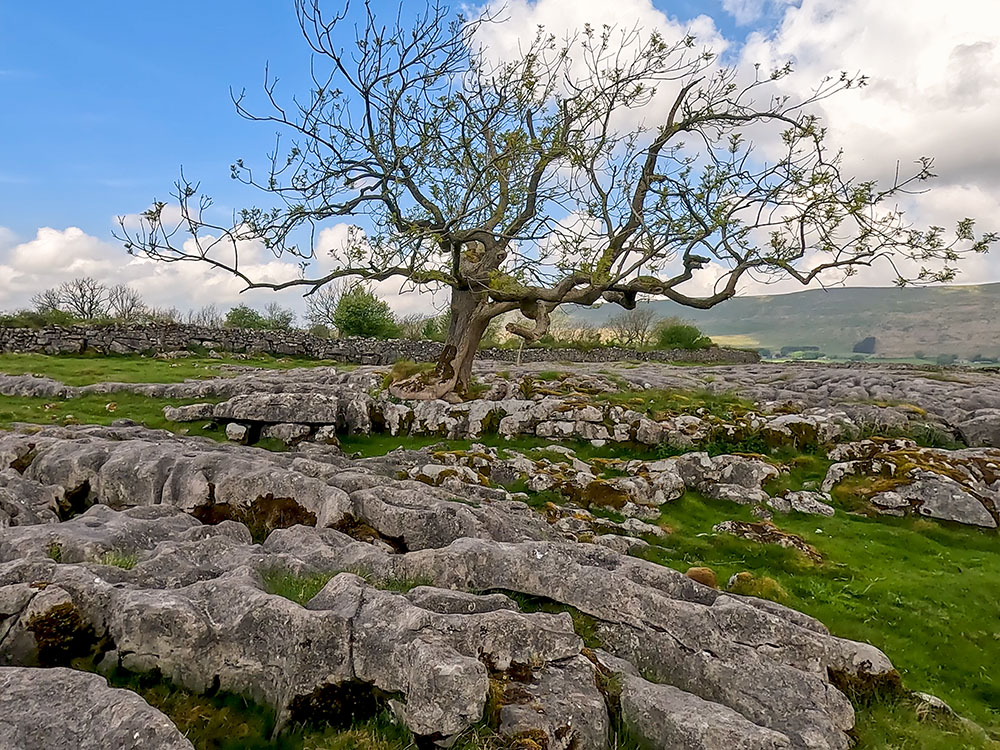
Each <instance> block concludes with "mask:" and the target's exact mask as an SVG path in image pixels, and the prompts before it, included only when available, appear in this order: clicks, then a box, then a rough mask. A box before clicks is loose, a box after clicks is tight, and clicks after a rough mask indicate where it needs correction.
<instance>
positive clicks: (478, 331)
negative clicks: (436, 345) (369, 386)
mask: <svg viewBox="0 0 1000 750" xmlns="http://www.w3.org/2000/svg"><path fill="white" fill-rule="evenodd" d="M488 308H489V300H488V299H487V297H486V295H485V294H479V293H475V292H471V291H468V290H462V289H454V290H452V293H451V324H450V325H449V327H448V335H447V336H446V338H445V342H444V348H443V349H442V350H441V354H440V356H439V357H438V361H437V365H436V366H435V367H434V369H433V370H431V371H429V372H426V373H420V374H418V375H414V376H413V377H411V378H407V379H405V380H401V381H399V382H397V383H393V384H392V385H391V386H390V388H389V392H390V393H392V395H394V396H396V397H398V398H407V399H429V398H443V399H446V400H458V399H459V398H461V397H462V396H463V395H465V393H466V391H467V390H468V388H469V383H470V381H471V379H472V363H473V361H474V360H475V358H476V351H477V350H478V349H479V342H480V341H482V339H483V335H484V334H485V333H486V328H487V326H488V325H489V323H490V320H491V319H492V317H493V316H492V314H491V313H490V312H489V309H488Z"/></svg>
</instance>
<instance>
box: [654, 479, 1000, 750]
mask: <svg viewBox="0 0 1000 750" xmlns="http://www.w3.org/2000/svg"><path fill="white" fill-rule="evenodd" d="M731 518H736V519H740V520H752V517H751V515H750V512H749V509H748V508H744V507H741V506H736V505H733V504H731V503H725V502H721V501H713V500H709V499H706V498H704V497H701V496H699V495H697V494H695V493H687V494H685V495H684V496H683V497H682V498H680V499H679V500H677V501H675V502H672V503H668V504H666V505H665V506H663V514H662V517H661V519H660V523H661V525H664V526H667V527H669V528H670V529H671V530H672V532H673V533H672V534H670V535H669V536H667V537H666V538H665V539H664V540H658V539H656V538H654V537H649V538H647V541H649V542H650V543H651V546H650V547H649V548H647V549H646V550H644V551H641V552H640V553H639V554H640V555H641V556H642V557H645V558H646V559H649V560H652V561H655V562H658V563H661V564H664V565H669V566H671V567H674V568H676V569H678V570H682V571H685V570H687V569H688V568H689V567H691V566H708V567H711V568H713V569H714V570H715V571H716V573H717V574H718V577H719V580H720V582H725V581H727V580H728V579H729V577H730V576H732V575H733V574H735V573H739V572H741V571H748V572H750V573H753V574H754V575H755V576H758V577H761V576H768V577H771V578H773V579H774V580H775V581H776V582H777V583H778V584H779V585H780V587H781V589H783V590H784V591H785V592H786V593H787V598H786V600H785V602H784V603H786V604H788V605H789V606H791V607H793V608H795V609H798V610H801V611H803V612H806V613H808V614H810V615H813V616H814V617H817V618H818V619H819V620H820V621H822V622H823V623H824V624H826V625H827V627H829V628H830V630H831V631H832V632H833V633H834V634H836V635H839V636H842V637H844V638H851V639H854V640H860V641H867V642H869V643H872V644H874V645H875V646H877V647H879V648H880V649H882V650H883V651H884V652H885V653H886V654H887V655H888V656H889V658H890V659H891V660H892V662H893V664H894V665H896V667H897V668H898V669H899V671H900V673H901V674H902V675H903V679H904V683H905V685H906V686H907V687H908V688H910V689H912V690H920V691H923V692H928V693H932V694H934V695H937V696H938V697H940V698H942V699H943V700H945V701H947V702H948V703H949V704H950V705H951V706H952V707H953V708H954V709H955V710H956V711H958V712H959V713H960V714H961V715H963V716H967V717H968V718H971V719H973V720H974V721H976V722H978V723H980V724H981V725H983V726H985V727H987V728H988V729H990V731H992V732H997V733H1000V670H998V669H997V665H1000V599H998V598H997V597H996V596H992V595H989V594H988V593H987V592H989V591H992V590H995V588H996V582H997V581H998V580H1000V555H997V552H996V550H997V544H998V541H1000V540H998V539H997V534H996V533H995V532H986V531H979V530H976V529H972V528H969V527H962V526H959V525H952V524H943V523H937V522H931V521H927V520H924V519H916V518H899V519H897V518H887V517H882V518H878V519H873V518H866V517H863V516H857V515H853V514H850V513H847V512H845V511H844V510H843V509H842V508H840V509H839V511H838V513H837V515H836V516H834V517H833V518H824V517H820V516H804V515H800V514H792V515H789V516H779V517H777V518H776V521H777V523H778V524H779V525H780V526H781V527H782V528H783V529H785V530H787V531H790V532H792V533H795V534H798V535H800V536H802V537H803V538H804V539H805V540H806V541H807V542H809V543H810V544H812V545H813V546H815V547H816V548H817V549H818V550H819V551H820V552H821V553H822V554H823V556H824V562H823V564H821V565H815V564H813V563H811V562H810V561H809V560H808V559H806V558H805V557H804V556H802V555H801V554H799V553H797V552H794V551H792V550H787V549H783V548H781V547H777V546H769V545H759V544H755V543H752V542H747V541H744V540H741V539H738V538H736V537H732V536H729V535H724V534H722V535H714V534H712V531H711V529H712V526H713V525H715V524H716V523H719V522H720V521H723V520H726V519H731ZM880 711H881V713H878V715H877V716H876V717H875V718H877V719H878V721H881V722H883V723H886V722H888V723H889V724H891V721H890V720H889V719H890V716H889V714H887V713H886V712H885V711H884V710H882V709H880ZM873 720H874V719H873ZM879 731H883V732H887V731H889V729H888V728H885V727H883V729H880V730H879ZM885 746H886V745H879V744H874V745H869V747H872V748H875V747H885ZM888 746H891V745H888ZM900 746H901V747H903V746H905V747H907V748H910V747H913V748H923V747H928V748H934V747H937V746H938V745H935V744H928V745H926V746H925V745H920V744H910V745H900Z"/></svg>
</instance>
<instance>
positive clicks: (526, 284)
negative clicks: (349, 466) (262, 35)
mask: <svg viewBox="0 0 1000 750" xmlns="http://www.w3.org/2000/svg"><path fill="white" fill-rule="evenodd" d="M322 4H323V3H322V0H296V4H295V7H296V13H297V18H298V22H299V25H300V27H301V30H302V33H303V35H304V37H305V39H306V41H307V42H308V44H309V46H310V47H311V48H312V50H313V52H314V53H315V57H316V60H315V64H314V85H313V87H312V90H311V91H310V92H309V93H308V94H307V95H300V96H297V97H294V98H291V100H290V101H289V102H287V103H286V102H284V101H282V99H281V97H279V96H278V93H277V81H276V79H274V78H273V77H271V76H270V75H269V74H265V84H264V93H265V96H266V98H267V99H268V101H269V108H268V109H267V110H266V111H264V112H262V113H256V112H254V111H253V108H252V107H251V106H250V105H249V103H248V102H247V99H246V98H245V96H244V94H240V95H238V96H236V97H235V103H236V107H237V111H238V113H239V114H240V115H242V116H244V117H246V118H248V119H250V120H253V121H258V122H265V123H268V125H269V127H271V126H276V127H277V128H278V129H279V130H280V131H281V132H282V133H284V134H287V135H290V138H289V139H288V140H287V143H286V142H283V141H280V140H279V142H278V144H277V145H276V147H275V150H274V151H273V152H272V153H271V154H269V159H268V162H267V163H266V165H265V168H264V169H262V170H261V169H251V167H250V166H249V165H247V164H246V163H244V161H243V160H238V161H237V162H236V163H235V164H234V165H233V168H232V176H233V177H234V178H236V179H238V180H241V181H242V182H244V183H245V184H247V185H250V186H253V187H257V188H260V189H261V190H262V191H263V194H264V196H265V199H266V200H265V203H264V204H262V205H260V206H250V207H248V208H245V209H243V210H241V211H240V212H239V213H238V215H237V217H236V221H235V222H234V224H233V225H231V226H227V225H222V224H217V223H213V222H212V221H210V216H211V212H209V211H208V209H209V208H210V206H211V205H212V201H211V198H210V197H208V196H207V195H206V194H204V193H202V192H201V189H200V187H199V185H198V184H196V183H194V182H191V181H189V180H188V179H187V178H186V177H185V176H184V174H183V173H182V174H181V177H180V179H179V180H178V182H177V183H176V192H175V193H174V198H175V199H176V200H177V202H178V204H179V210H180V214H181V221H180V222H179V223H176V224H174V223H172V222H170V221H168V219H167V216H168V213H172V212H164V208H165V207H166V203H165V202H163V201H154V203H153V205H152V207H151V208H150V209H149V210H147V211H146V212H145V213H144V214H142V216H141V221H140V222H139V225H138V227H135V226H134V225H133V224H132V223H131V222H128V221H126V220H125V219H124V218H122V219H121V220H120V222H119V223H120V231H119V233H118V236H119V237H120V238H121V239H122V240H123V241H124V243H125V247H126V249H127V250H128V251H129V252H131V253H137V254H143V255H145V256H147V257H150V258H154V259H158V260H164V261H171V262H173V261H190V260H195V261H200V262H204V263H206V264H207V265H209V266H211V267H213V268H216V269H222V270H224V271H228V272H229V273H232V274H235V275H236V276H237V277H238V278H239V279H240V280H241V281H242V282H243V283H244V284H245V285H246V286H247V288H269V289H286V288H291V287H300V288H302V289H303V290H305V292H306V293H307V294H308V293H315V292H316V291H317V290H319V289H321V288H322V287H323V286H324V285H326V284H329V283H331V282H333V281H335V280H337V279H341V278H347V277H356V278H361V279H367V280H385V279H390V278H399V279H403V280H404V281H406V282H407V283H408V284H409V285H410V286H411V287H423V288H440V287H446V288H450V292H451V322H450V326H449V329H448V333H447V336H446V342H445V346H444V347H443V350H442V353H441V356H440V359H439V360H438V363H437V366H436V368H435V369H434V371H433V372H432V373H430V374H422V375H420V376H416V377H414V378H413V379H411V381H402V382H399V383H396V384H394V386H393V389H394V392H395V393H396V394H397V395H400V396H415V397H428V398H429V397H445V396H447V397H451V395H452V394H453V392H455V391H458V392H461V391H464V390H465V389H466V387H467V386H468V384H469V379H470V376H471V368H472V360H473V357H474V356H475V352H476V348H477V344H478V343H479V341H480V339H481V337H482V336H483V333H484V332H485V330H486V328H487V326H488V325H489V323H490V321H491V320H493V319H495V318H497V317H498V316H500V315H503V314H505V313H511V312H519V313H520V315H521V316H523V321H522V320H518V321H514V322H510V323H508V324H507V330H508V331H509V332H510V333H512V334H514V335H517V336H520V337H522V338H524V339H526V340H527V341H537V340H539V339H540V338H541V337H542V336H543V335H545V333H546V331H547V329H548V326H549V322H550V318H551V314H552V312H553V311H554V310H555V309H556V308H557V307H558V306H559V305H562V304H566V303H577V304H585V305H589V304H594V303H596V302H598V301H600V300H604V301H606V302H611V303H616V304H618V305H621V306H622V307H624V308H626V309H632V308H634V307H635V305H636V299H637V297H638V296H639V295H643V296H649V297H663V298H667V299H670V300H672V301H674V302H677V303H680V304H682V305H687V306H691V307H696V308H709V307H712V306H713V305H716V304H719V303H721V302H724V301H725V300H728V299H730V298H731V297H733V296H734V295H735V294H736V292H737V288H738V286H739V284H740V282H741V281H743V280H745V279H747V278H748V277H752V278H756V279H758V280H762V281H765V282H767V281H778V280H780V279H784V278H792V279H795V280H797V281H799V282H801V283H802V284H804V285H808V284H810V283H812V282H814V281H819V280H827V277H828V276H829V275H830V274H831V273H836V272H839V273H840V274H841V275H842V276H844V277H846V276H850V275H852V274H854V273H855V272H856V271H857V269H858V268H859V267H862V266H869V265H871V264H873V263H877V262H880V261H884V262H886V263H888V264H890V265H891V266H892V267H893V268H894V269H896V273H897V275H898V279H899V283H908V282H929V281H944V280H950V279H952V278H954V276H955V273H956V267H955V266H956V261H957V260H958V259H959V256H960V255H962V254H964V253H966V252H984V251H985V250H986V249H987V248H988V247H989V244H990V243H991V242H993V241H994V240H995V239H996V236H995V235H993V234H985V235H982V236H980V237H976V235H975V234H974V227H973V222H972V221H971V220H969V219H966V220H963V221H961V222H959V223H958V226H957V232H956V233H955V236H954V238H948V237H946V235H945V231H944V229H942V228H941V227H929V228H927V229H917V228H914V227H913V226H911V225H910V224H909V223H908V222H907V220H906V219H905V218H904V216H903V213H902V211H901V210H900V209H899V208H898V204H897V202H896V201H897V199H898V198H899V197H900V196H901V195H903V194H905V193H908V192H912V191H913V189H914V188H917V187H919V186H920V184H921V183H923V182H924V181H925V180H928V179H930V178H931V177H933V176H934V175H933V174H932V163H931V160H930V159H923V160H921V161H920V162H919V163H918V164H917V166H916V167H915V168H914V170H913V172H912V173H911V174H902V175H900V174H899V173H898V171H897V177H896V178H895V179H894V180H893V181H892V182H891V183H889V184H887V185H879V184H878V183H876V182H872V181H866V180H858V179H855V178H853V177H851V176H850V175H845V174H843V173H842V157H841V154H840V153H839V152H838V151H836V150H828V149H827V148H826V146H825V143H824V136H825V131H824V128H823V127H822V126H821V124H820V122H819V120H818V118H817V117H816V115H815V114H814V113H813V112H812V109H813V106H812V105H815V104H816V103H817V102H819V101H821V100H823V99H826V98H827V97H830V96H833V95H836V94H839V93H840V92H842V91H844V90H846V89H853V88H856V87H858V86H861V85H863V84H864V83H865V79H864V78H863V77H862V76H851V75H848V74H846V73H844V74H841V75H839V76H832V77H828V78H826V79H825V80H823V81H820V82H818V85H817V87H816V88H815V89H814V91H813V93H812V94H810V95H808V96H806V97H801V98H796V97H791V96H788V95H783V94H781V93H780V92H779V91H778V90H776V89H775V88H774V84H775V82H776V81H779V80H781V79H783V78H785V77H786V76H788V75H790V74H791V72H792V70H791V66H790V65H786V66H784V67H782V68H779V69H777V70H774V71H765V70H761V69H760V68H759V67H758V68H754V69H751V70H737V69H736V68H733V67H727V66H724V65H722V64H720V63H719V61H718V60H717V59H716V58H715V57H714V56H713V55H712V54H711V53H710V52H709V51H707V50H704V49H701V48H699V47H698V46H697V44H696V41H695V40H694V39H693V38H691V37H686V38H682V39H677V40H671V39H665V38H663V37H662V36H661V35H659V34H658V33H656V32H652V31H648V32H647V31H645V30H643V29H641V28H631V29H629V28H626V29H612V28H607V27H605V28H602V29H596V28H593V27H590V26H586V27H584V28H583V29H582V30H580V31H579V33H577V34H575V35H572V36H570V37H568V38H566V39H563V40H560V39H557V38H556V37H555V36H554V35H551V34H548V33H546V32H545V31H544V30H539V33H538V35H537V36H536V38H535V39H534V41H533V42H531V43H528V44H526V45H524V46H523V47H521V50H522V51H521V53H520V54H519V55H518V56H517V57H516V58H515V59H501V60H497V59H496V55H495V52H493V51H491V49H490V47H489V45H488V44H487V43H486V42H485V41H484V37H483V31H484V29H488V28H489V26H490V25H491V24H494V23H499V22H502V20H503V19H501V18H499V17H497V16H495V15H491V14H490V12H488V11H487V12H486V13H485V14H484V15H481V16H479V17H476V18H474V19H465V18H463V17H461V16H456V15H452V14H451V13H450V11H449V10H448V9H447V8H446V7H444V6H443V5H441V4H440V3H439V1H438V0H430V2H429V3H428V4H427V5H426V6H425V7H423V9H422V10H420V11H419V12H418V13H417V16H416V18H407V17H405V16H404V13H403V12H402V11H401V12H400V13H399V15H398V16H397V17H396V18H395V19H394V21H391V22H390V23H388V24H386V22H385V20H384V19H381V18H378V17H376V15H375V14H374V12H373V11H372V10H371V7H370V6H369V5H368V4H367V3H365V4H364V5H363V6H361V11H360V13H359V15H358V16H355V15H352V11H351V7H350V6H347V7H344V8H343V10H341V11H340V12H338V13H336V14H335V15H333V16H328V15H324V13H323V9H322V7H321V5H322ZM337 7H338V8H339V7H342V6H339V5H338V6H337ZM355 7H357V4H355ZM401 7H403V6H401ZM405 7H406V8H407V9H409V8H410V7H411V4H410V3H407V4H406V5H405ZM352 35H353V39H350V38H349V37H350V36H352ZM345 42H346V45H345ZM279 138H280V136H279ZM345 219H353V220H355V221H357V222H359V224H358V225H352V229H351V231H350V232H349V233H348V238H347V241H346V242H345V243H344V244H343V245H342V246H339V247H331V246H329V245H328V244H324V243H325V242H326V241H327V240H326V239H324V238H326V237H328V236H329V235H328V234H325V233H323V232H322V231H320V230H322V229H323V228H324V227H326V226H330V225H331V224H332V223H334V222H342V221H344V220H345ZM360 224H363V225H364V226H360ZM251 243H256V244H257V245H258V246H259V245H262V246H263V247H264V248H266V249H268V250H270V251H272V252H273V253H275V254H277V255H284V256H289V257H291V258H293V259H297V260H298V261H299V262H301V263H302V264H303V268H304V269H305V272H304V273H303V274H302V275H300V276H298V277H296V278H294V279H291V280H288V281H284V282H275V281H267V280H262V279H255V278H252V277H251V276H249V275H248V272H247V271H246V266H245V264H241V263H240V262H239V257H240V254H241V251H242V250H244V249H245V248H247V247H248V246H249V244H251ZM319 255H324V256H329V259H330V260H332V261H333V263H332V270H324V271H321V272H317V273H315V274H311V273H309V268H311V265H310V264H312V263H313V261H314V260H315V259H316V258H317V257H318V256H319ZM911 262H912V263H914V264H916V267H918V268H919V270H915V271H913V272H912V273H910V272H909V271H908V268H909V266H910V265H911ZM709 264H711V265H712V271H713V273H715V274H716V276H717V278H718V281H717V282H716V284H715V286H714V288H712V290H711V291H710V292H702V291H700V290H702V289H704V288H705V287H704V286H703V285H699V284H688V282H690V281H691V280H692V279H693V278H694V277H695V275H696V274H697V272H698V271H699V269H703V268H705V267H706V266H708V265H709ZM324 268H331V265H329V264H328V265H325V266H324ZM821 275H822V277H821Z"/></svg>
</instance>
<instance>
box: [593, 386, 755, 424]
mask: <svg viewBox="0 0 1000 750" xmlns="http://www.w3.org/2000/svg"><path fill="white" fill-rule="evenodd" d="M597 398H598V400H599V401H604V402H606V403H609V404H614V405H616V406H624V407H627V408H629V409H634V410H635V411H638V412H643V413H645V414H648V415H651V416H653V417H658V416H667V415H671V414H692V413H695V412H698V411H700V410H704V412H707V413H708V414H711V415H713V416H716V417H720V418H730V417H734V416H739V415H741V414H745V413H746V412H748V411H751V410H752V409H753V408H754V404H753V402H752V401H748V400H747V399H744V398H740V397H739V396H736V395H734V394H733V393H715V392H713V391H710V390H691V391H683V390H664V389H659V388H649V389H646V390H642V391H628V390H625V391H619V392H617V393H602V394H600V395H598V397H597Z"/></svg>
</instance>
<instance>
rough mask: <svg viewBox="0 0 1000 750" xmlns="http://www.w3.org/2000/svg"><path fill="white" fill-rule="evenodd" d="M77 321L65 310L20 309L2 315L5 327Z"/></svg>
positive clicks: (64, 324) (69, 323) (1, 318)
mask: <svg viewBox="0 0 1000 750" xmlns="http://www.w3.org/2000/svg"><path fill="white" fill-rule="evenodd" d="M76 322H77V319H76V318H74V317H73V316H72V315H71V314H70V313H68V312H65V311H63V310H56V309H49V310H18V311H16V312H12V313H7V314H4V315H0V327H3V328H44V327H45V326H69V325H73V324H74V323H76Z"/></svg>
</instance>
